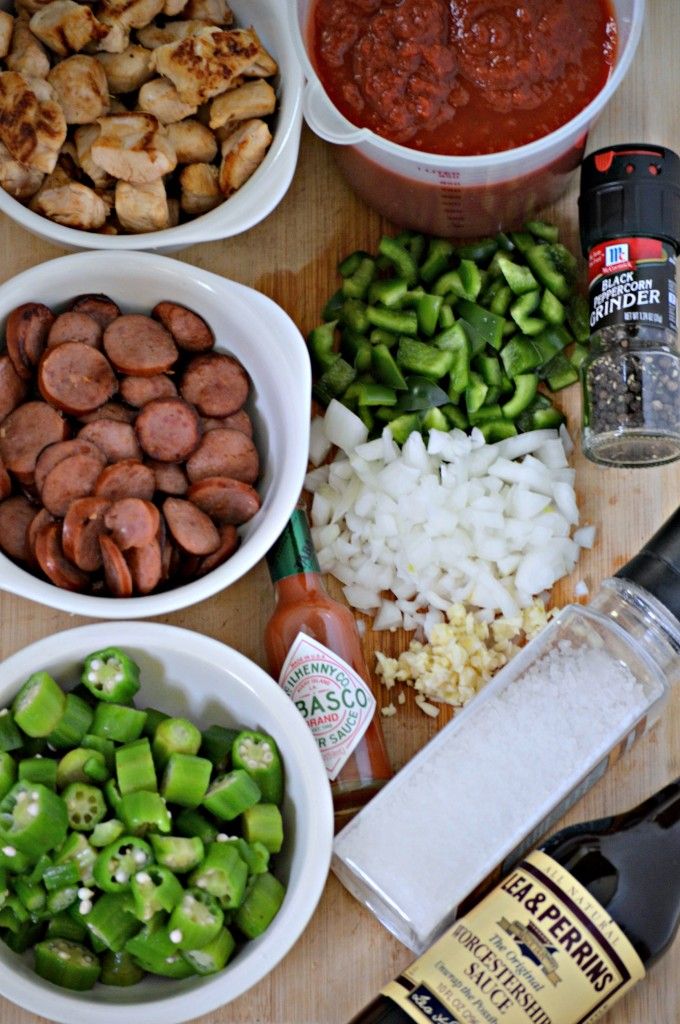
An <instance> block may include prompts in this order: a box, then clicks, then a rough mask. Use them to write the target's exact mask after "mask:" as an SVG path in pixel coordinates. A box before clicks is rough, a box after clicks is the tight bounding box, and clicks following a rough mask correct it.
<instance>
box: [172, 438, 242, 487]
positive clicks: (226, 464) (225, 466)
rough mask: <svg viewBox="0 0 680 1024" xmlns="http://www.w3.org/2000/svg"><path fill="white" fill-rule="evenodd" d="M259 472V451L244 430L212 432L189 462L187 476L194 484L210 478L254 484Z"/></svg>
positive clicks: (203, 439)
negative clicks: (215, 477)
mask: <svg viewBox="0 0 680 1024" xmlns="http://www.w3.org/2000/svg"><path fill="white" fill-rule="evenodd" d="M259 472H260V459H259V456H258V454H257V448H256V447H255V445H254V444H253V442H252V441H251V440H250V438H249V437H248V435H247V434H244V433H243V432H242V431H241V430H222V429H220V430H210V431H208V433H207V434H204V435H203V437H202V438H201V443H200V444H199V446H198V448H197V449H196V451H195V452H194V453H193V455H190V456H189V458H188V459H187V474H188V476H189V479H190V480H191V482H192V483H195V481H196V480H204V479H205V478H206V477H208V476H228V477H231V478H232V479H233V480H242V481H243V482H244V483H246V484H252V483H255V481H256V480H257V477H258V475H259Z"/></svg>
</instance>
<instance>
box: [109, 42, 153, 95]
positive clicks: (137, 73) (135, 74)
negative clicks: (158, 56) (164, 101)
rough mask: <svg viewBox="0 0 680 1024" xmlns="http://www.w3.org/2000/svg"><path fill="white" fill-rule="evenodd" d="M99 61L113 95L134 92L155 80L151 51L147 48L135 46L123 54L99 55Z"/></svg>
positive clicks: (129, 47)
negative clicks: (151, 79) (150, 80)
mask: <svg viewBox="0 0 680 1024" xmlns="http://www.w3.org/2000/svg"><path fill="white" fill-rule="evenodd" d="M97 60H98V61H100V63H101V65H102V67H103V68H104V73H105V74H106V81H107V82H108V86H109V92H112V93H126V92H134V91H135V90H136V89H139V88H140V87H141V86H142V85H144V83H145V82H148V81H149V79H150V78H153V69H152V67H151V51H150V50H147V49H146V47H145V46H137V45H134V44H133V45H132V46H128V48H127V49H126V50H123V52H122V53H98V54H97Z"/></svg>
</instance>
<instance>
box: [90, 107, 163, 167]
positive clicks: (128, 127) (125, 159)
mask: <svg viewBox="0 0 680 1024" xmlns="http://www.w3.org/2000/svg"><path fill="white" fill-rule="evenodd" d="M99 125H100V128H101V131H100V133H99V137H98V138H97V139H96V140H95V141H94V143H93V144H92V147H91V155H92V159H93V160H94V161H95V163H97V164H99V166H100V167H101V168H102V169H103V170H105V171H107V172H108V173H109V174H111V175H113V177H114V178H120V179H121V180H123V181H132V182H136V183H144V184H146V183H148V182H150V181H156V179H157V178H162V177H163V175H165V174H169V173H170V171H173V170H174V169H175V167H176V165H177V158H176V157H175V153H174V150H173V148H172V146H171V145H170V142H169V141H168V137H167V135H166V134H165V131H164V130H163V129H162V128H161V125H160V123H159V121H158V118H156V117H154V116H153V114H144V113H134V114H111V115H109V116H108V117H101V118H100V119H99Z"/></svg>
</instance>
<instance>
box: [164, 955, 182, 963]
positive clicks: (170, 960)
mask: <svg viewBox="0 0 680 1024" xmlns="http://www.w3.org/2000/svg"><path fill="white" fill-rule="evenodd" d="M178 960H179V957H178V956H166V958H165V962H166V964H176V963H177V961H178Z"/></svg>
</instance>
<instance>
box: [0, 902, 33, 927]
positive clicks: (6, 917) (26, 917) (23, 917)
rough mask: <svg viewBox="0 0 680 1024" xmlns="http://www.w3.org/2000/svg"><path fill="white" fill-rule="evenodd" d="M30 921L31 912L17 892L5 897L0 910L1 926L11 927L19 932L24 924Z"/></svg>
mask: <svg viewBox="0 0 680 1024" xmlns="http://www.w3.org/2000/svg"><path fill="white" fill-rule="evenodd" d="M29 921H30V914H29V912H28V911H27V910H26V907H25V906H24V905H23V903H22V902H21V900H20V899H19V897H18V896H17V895H16V894H12V895H10V896H7V897H6V898H5V902H4V903H3V904H2V909H1V910H0V928H9V929H10V931H13V932H17V931H18V930H19V928H21V926H22V925H23V924H27V923H28V922H29Z"/></svg>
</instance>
